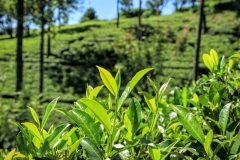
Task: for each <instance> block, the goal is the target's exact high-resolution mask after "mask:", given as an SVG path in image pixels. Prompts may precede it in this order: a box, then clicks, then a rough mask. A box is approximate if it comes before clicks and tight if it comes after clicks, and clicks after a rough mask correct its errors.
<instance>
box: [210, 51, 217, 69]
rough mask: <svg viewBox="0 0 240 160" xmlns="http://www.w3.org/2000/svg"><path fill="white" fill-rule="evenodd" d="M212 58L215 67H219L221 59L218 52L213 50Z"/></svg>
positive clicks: (211, 52)
mask: <svg viewBox="0 0 240 160" xmlns="http://www.w3.org/2000/svg"><path fill="white" fill-rule="evenodd" d="M210 56H211V58H212V61H213V63H214V65H215V66H218V61H219V59H218V54H217V52H216V51H215V50H213V49H211V50H210Z"/></svg>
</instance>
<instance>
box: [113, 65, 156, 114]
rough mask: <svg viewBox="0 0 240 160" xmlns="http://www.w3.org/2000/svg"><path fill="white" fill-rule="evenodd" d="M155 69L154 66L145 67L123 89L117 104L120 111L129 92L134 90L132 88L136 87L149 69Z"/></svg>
mask: <svg viewBox="0 0 240 160" xmlns="http://www.w3.org/2000/svg"><path fill="white" fill-rule="evenodd" d="M151 70H153V68H146V69H143V70H141V71H139V72H137V73H136V74H135V76H134V77H133V78H132V79H131V81H130V82H129V83H128V84H127V86H126V88H125V90H124V91H123V93H122V95H121V97H120V99H119V101H118V104H117V111H119V109H120V107H121V106H122V104H123V102H124V100H125V99H126V98H127V96H128V95H129V93H130V92H131V91H132V89H133V88H134V87H135V85H136V84H137V83H138V81H139V80H140V79H141V78H142V77H143V76H144V75H145V74H146V73H148V72H149V71H151Z"/></svg>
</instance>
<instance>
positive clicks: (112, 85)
mask: <svg viewBox="0 0 240 160" xmlns="http://www.w3.org/2000/svg"><path fill="white" fill-rule="evenodd" d="M97 68H98V71H99V73H100V77H101V79H102V81H103V83H104V85H105V86H106V87H107V89H108V90H109V91H110V92H111V93H112V94H113V95H114V96H115V97H116V96H117V95H118V87H117V83H116V81H115V79H114V78H113V76H112V74H111V73H110V72H108V71H107V70H106V69H104V68H102V67H99V66H97Z"/></svg>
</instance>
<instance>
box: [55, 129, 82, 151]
mask: <svg viewBox="0 0 240 160" xmlns="http://www.w3.org/2000/svg"><path fill="white" fill-rule="evenodd" d="M76 130H77V127H73V128H72V129H71V130H70V131H69V132H67V133H66V134H65V135H63V137H62V138H61V142H60V143H59V144H58V145H57V149H58V150H62V149H64V148H65V147H66V144H67V142H68V140H69V139H70V137H71V135H72V134H73V133H74V132H75V131H76ZM72 143H75V142H72Z"/></svg>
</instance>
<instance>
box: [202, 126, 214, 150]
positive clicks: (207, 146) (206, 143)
mask: <svg viewBox="0 0 240 160" xmlns="http://www.w3.org/2000/svg"><path fill="white" fill-rule="evenodd" d="M212 139H213V131H212V130H210V131H209V132H208V134H207V136H206V138H205V141H204V145H203V146H204V149H205V152H206V153H207V154H209V152H210V150H211V143H212Z"/></svg>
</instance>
